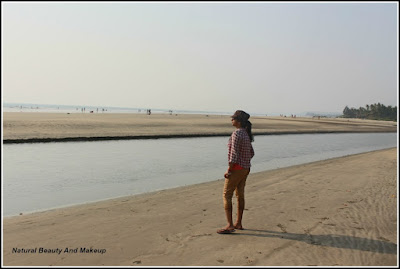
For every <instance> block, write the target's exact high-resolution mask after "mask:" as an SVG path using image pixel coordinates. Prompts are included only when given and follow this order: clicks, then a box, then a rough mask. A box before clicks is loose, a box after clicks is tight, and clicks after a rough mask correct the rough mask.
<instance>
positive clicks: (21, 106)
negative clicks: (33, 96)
mask: <svg viewBox="0 0 400 269" xmlns="http://www.w3.org/2000/svg"><path fill="white" fill-rule="evenodd" d="M148 109H150V110H151V113H156V114H209V115H232V113H233V112H234V111H230V112H216V111H196V110H172V109H153V108H132V107H110V106H77V105H57V104H28V103H3V112H48V113H90V112H91V111H93V113H142V114H146V113H147V110H148ZM254 115H255V114H254ZM264 116H265V115H264Z"/></svg>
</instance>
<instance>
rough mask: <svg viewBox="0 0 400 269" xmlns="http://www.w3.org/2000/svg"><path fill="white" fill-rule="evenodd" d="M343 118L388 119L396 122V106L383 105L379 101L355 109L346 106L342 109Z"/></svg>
mask: <svg viewBox="0 0 400 269" xmlns="http://www.w3.org/2000/svg"><path fill="white" fill-rule="evenodd" d="M343 118H358V119H370V120H388V121H395V122H397V106H395V107H392V106H385V105H382V104H381V103H378V104H373V105H366V107H365V108H364V107H360V108H359V109H356V108H354V107H352V108H349V107H348V106H346V107H345V108H344V110H343Z"/></svg>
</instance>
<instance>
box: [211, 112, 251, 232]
mask: <svg viewBox="0 0 400 269" xmlns="http://www.w3.org/2000/svg"><path fill="white" fill-rule="evenodd" d="M249 118H250V115H249V114H247V113H246V112H244V111H242V110H237V111H236V112H235V114H233V116H232V125H233V126H235V127H236V130H235V131H233V133H232V135H231V137H230V139H229V143H228V161H229V167H228V170H227V171H226V173H225V175H224V176H225V185H224V194H223V200H224V208H225V215H226V220H227V221H228V224H227V226H226V227H225V228H223V229H220V230H218V231H217V233H219V234H227V233H232V232H234V231H235V229H239V230H243V226H242V217H243V210H244V187H245V185H246V179H247V176H248V174H249V173H250V166H251V164H250V160H251V158H253V156H254V150H253V147H252V145H251V142H253V141H254V139H253V134H252V133H251V122H250V121H249ZM234 191H236V197H237V200H238V212H237V219H236V222H235V224H233V220H232V197H233V192H234Z"/></svg>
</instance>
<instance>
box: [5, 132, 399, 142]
mask: <svg viewBox="0 0 400 269" xmlns="http://www.w3.org/2000/svg"><path fill="white" fill-rule="evenodd" d="M396 132H397V130H396V131H387V130H374V131H370V130H366V131H330V130H322V131H321V130H315V131H284V132H260V133H254V132H253V134H254V136H258V135H288V134H334V133H396ZM231 134H232V133H231V132H229V133H228V132H227V133H213V134H169V135H131V136H96V137H62V138H27V139H4V140H3V144H24V143H52V142H80V141H82V142H86V141H110V140H145V139H168V138H194V137H221V136H230V135H231Z"/></svg>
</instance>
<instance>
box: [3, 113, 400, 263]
mask: <svg viewBox="0 0 400 269" xmlns="http://www.w3.org/2000/svg"><path fill="white" fill-rule="evenodd" d="M90 116H92V115H90ZM178 117H179V116H178ZM204 120H205V119H204ZM225 120H226V119H224V121H225ZM261 120H262V119H260V121H261ZM265 121H266V122H268V123H271V122H273V120H271V121H269V120H265ZM255 122H256V121H255ZM266 125H267V124H266ZM223 172H224V171H221V173H223ZM221 178H222V176H221ZM223 184H224V183H223V180H222V179H220V180H216V181H213V182H208V183H202V184H198V185H193V186H187V187H180V188H175V189H170V190H165V191H160V192H154V193H148V194H142V195H136V196H131V197H124V198H118V199H112V200H107V201H102V202H96V203H90V204H85V205H80V206H74V207H69V208H63V209H56V210H50V211H45V212H40V213H33V214H28V215H22V216H15V217H9V218H5V219H4V220H3V221H4V226H3V255H4V256H3V264H4V265H6V266H250V265H251V266H314V265H316V266H396V265H397V254H398V253H397V243H398V242H397V199H398V197H397V194H398V191H397V148H393V149H388V150H380V151H375V152H370V153H363V154H357V155H352V156H346V157H341V158H335V159H330V160H325V161H319V162H314V163H310V164H304V165H298V166H293V167H289V168H282V169H277V170H272V171H266V172H260V173H252V174H250V176H249V178H248V181H247V185H246V208H245V213H244V220H243V226H244V228H245V230H237V231H236V232H235V233H234V234H230V235H220V234H217V233H216V230H217V229H218V228H221V227H223V226H224V225H225V224H226V223H225V216H224V210H223V204H222V188H223ZM234 207H235V204H234ZM41 248H43V249H45V250H47V251H49V252H46V253H43V252H42V253H40V250H41ZM66 248H68V249H69V250H70V251H69V252H68V253H67V252H65V250H66ZM57 249H58V250H60V251H61V253H60V254H57V253H52V251H58V250H57ZM29 250H31V251H35V250H36V252H34V253H26V252H27V251H29ZM75 251H76V252H77V253H75ZM81 251H83V252H81ZM18 252H19V253H18Z"/></svg>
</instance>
